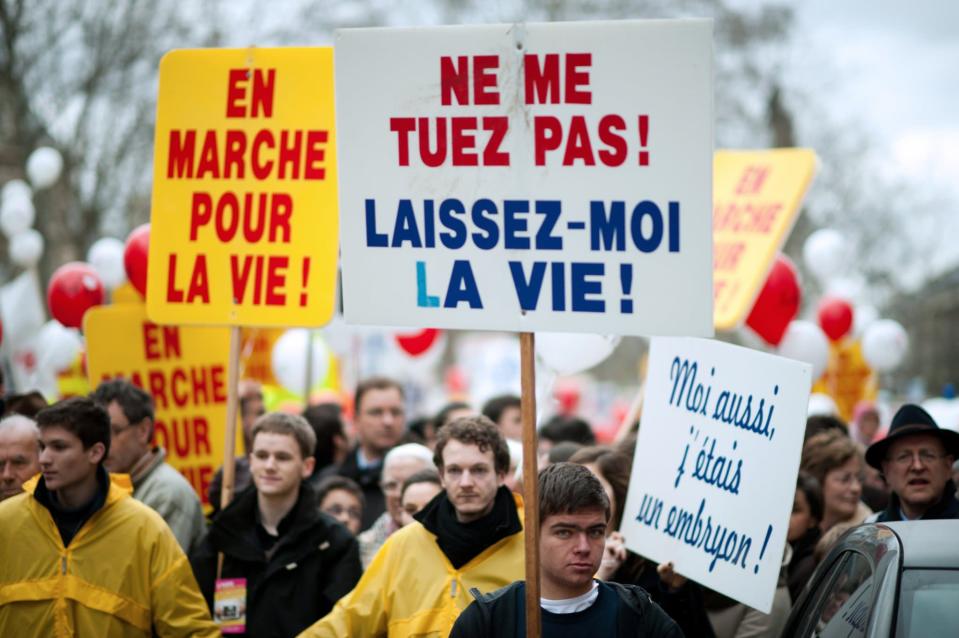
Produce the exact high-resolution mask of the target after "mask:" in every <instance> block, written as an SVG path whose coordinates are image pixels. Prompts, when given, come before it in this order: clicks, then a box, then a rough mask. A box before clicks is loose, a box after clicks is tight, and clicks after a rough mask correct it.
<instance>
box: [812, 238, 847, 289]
mask: <svg viewBox="0 0 959 638" xmlns="http://www.w3.org/2000/svg"><path fill="white" fill-rule="evenodd" d="M848 251H849V248H848V246H847V245H846V240H845V239H844V238H843V236H842V235H841V234H840V233H839V232H838V231H836V230H833V229H831V228H821V229H819V230H817V231H815V232H814V233H813V234H811V235H810V236H809V237H808V238H807V239H806V243H805V244H803V248H802V257H803V263H805V264H806V268H808V269H809V272H811V273H812V274H813V275H815V276H816V279H818V280H819V281H823V282H825V281H828V280H829V279H830V278H832V277H835V276H836V275H839V274H842V272H843V271H844V270H845V267H846V265H847V264H848V256H849V255H848Z"/></svg>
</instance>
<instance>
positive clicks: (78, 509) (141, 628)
mask: <svg viewBox="0 0 959 638" xmlns="http://www.w3.org/2000/svg"><path fill="white" fill-rule="evenodd" d="M37 426H38V427H39V428H40V470H41V476H40V477H39V478H34V479H31V480H30V481H28V482H27V483H26V484H25V485H24V490H25V493H24V494H20V495H18V496H15V497H13V498H10V499H7V500H6V501H4V502H3V503H0V521H3V524H2V525H0V566H2V567H0V574H2V575H0V580H2V583H0V636H20V635H25V634H24V632H28V633H29V634H30V635H35V636H54V635H57V636H60V635H74V636H144V637H148V636H151V635H152V636H186V635H189V636H210V637H211V638H212V637H213V636H219V631H218V630H217V628H216V625H214V624H213V623H212V622H211V621H210V616H209V613H208V611H207V609H206V606H205V605H204V604H203V598H202V596H201V595H200V592H199V590H198V588H197V584H196V580H194V578H193V572H192V571H191V570H190V564H189V562H188V561H187V558H186V556H185V555H184V554H183V551H182V550H181V549H180V547H179V545H178V544H177V541H176V538H174V536H173V533H172V532H171V531H170V528H169V527H168V526H167V525H166V523H164V522H163V519H162V518H160V516H159V514H157V513H156V512H154V511H153V510H152V509H150V508H149V507H147V506H146V505H144V504H142V503H140V502H138V501H136V500H134V499H132V498H130V492H131V491H132V490H131V489H130V485H129V482H128V481H126V477H124V476H114V477H110V476H109V475H108V474H107V472H106V470H105V469H104V468H103V460H104V459H105V458H106V456H107V454H108V453H109V450H110V421H109V418H108V417H107V413H106V411H104V410H103V408H101V407H99V406H98V405H96V404H95V403H94V402H93V401H92V400H90V399H88V398H79V397H77V398H73V399H67V400H65V401H61V402H59V403H57V404H55V405H52V406H50V407H48V408H44V409H43V410H41V411H40V412H39V413H38V414H37Z"/></svg>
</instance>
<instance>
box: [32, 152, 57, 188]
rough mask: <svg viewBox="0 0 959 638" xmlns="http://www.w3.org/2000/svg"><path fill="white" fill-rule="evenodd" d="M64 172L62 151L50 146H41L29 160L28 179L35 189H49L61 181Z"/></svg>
mask: <svg viewBox="0 0 959 638" xmlns="http://www.w3.org/2000/svg"><path fill="white" fill-rule="evenodd" d="M62 170H63V156H62V155H60V151H58V150H57V149H55V148H50V147H49V146H41V147H40V148H38V149H37V150H35V151H33V152H32V153H30V157H28V158H27V177H29V178H30V183H31V184H33V186H34V187H35V188H48V187H50V186H53V185H54V184H56V183H57V180H58V179H60V171H62Z"/></svg>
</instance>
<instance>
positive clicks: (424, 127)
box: [390, 115, 509, 168]
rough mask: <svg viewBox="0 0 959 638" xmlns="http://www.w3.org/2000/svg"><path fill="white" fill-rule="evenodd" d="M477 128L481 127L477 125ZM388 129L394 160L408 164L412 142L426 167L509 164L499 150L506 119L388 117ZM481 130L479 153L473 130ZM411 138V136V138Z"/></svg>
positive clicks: (502, 117)
mask: <svg viewBox="0 0 959 638" xmlns="http://www.w3.org/2000/svg"><path fill="white" fill-rule="evenodd" d="M480 127H481V128H480ZM390 130H391V131H393V132H394V133H396V144H397V161H398V163H399V165H400V166H409V165H410V146H411V144H415V146H414V149H415V150H416V152H417V154H418V157H419V159H420V161H421V162H422V163H423V164H424V165H426V166H430V167H434V168H435V167H437V166H442V165H444V164H449V165H451V166H509V153H507V152H506V151H504V150H503V149H502V144H503V139H504V138H505V137H506V133H507V131H508V130H509V119H508V118H507V117H506V116H505V115H504V116H491V117H481V118H476V117H466V116H460V117H436V118H428V117H392V118H390ZM479 130H482V131H483V132H482V134H480V137H481V138H485V140H484V141H483V142H482V145H483V151H482V153H480V152H479V146H478V144H477V131H479ZM411 138H412V139H411Z"/></svg>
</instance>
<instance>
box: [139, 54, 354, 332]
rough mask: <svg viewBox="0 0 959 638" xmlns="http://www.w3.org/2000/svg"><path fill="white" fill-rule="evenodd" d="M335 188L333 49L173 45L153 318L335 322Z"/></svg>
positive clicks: (166, 74)
mask: <svg viewBox="0 0 959 638" xmlns="http://www.w3.org/2000/svg"><path fill="white" fill-rule="evenodd" d="M336 189H337V176H336V139H335V129H334V108H333V49H332V48H289V49H257V48H250V49H217V50H183V51H173V52H171V53H168V54H167V55H165V56H164V57H163V60H162V61H161V62H160V90H159V101H158V105H157V122H156V140H155V147H154V169H153V201H152V209H151V215H150V252H149V268H148V280H147V315H148V316H149V317H150V319H151V320H153V321H156V322H157V323H163V324H212V325H234V326H241V325H242V326H290V325H295V326H317V325H322V324H324V323H326V322H327V321H329V319H330V317H331V316H332V314H333V305H334V290H335V281H336V260H337V247H338V228H337V190H336Z"/></svg>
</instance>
